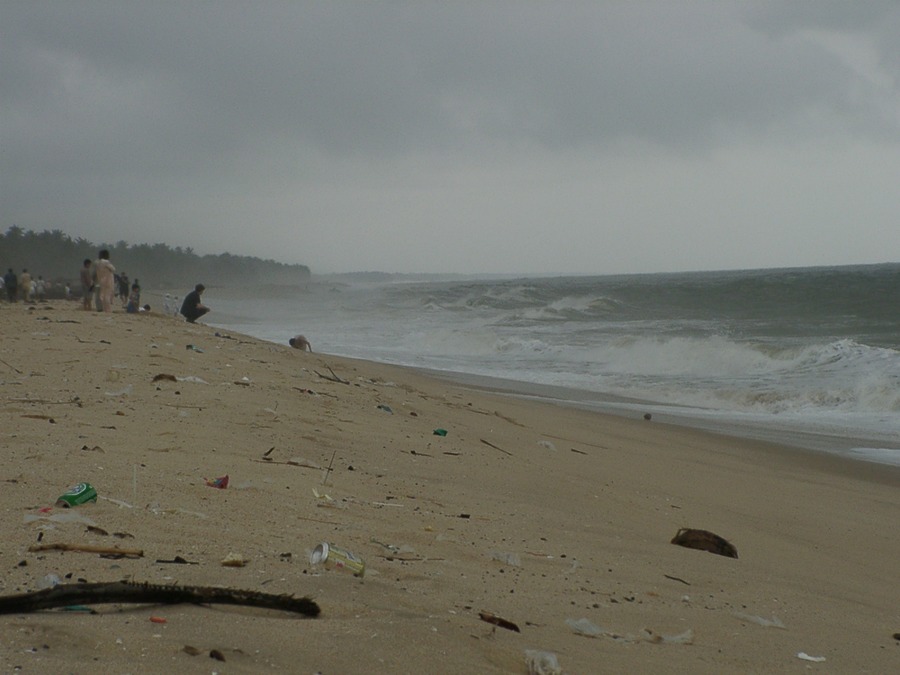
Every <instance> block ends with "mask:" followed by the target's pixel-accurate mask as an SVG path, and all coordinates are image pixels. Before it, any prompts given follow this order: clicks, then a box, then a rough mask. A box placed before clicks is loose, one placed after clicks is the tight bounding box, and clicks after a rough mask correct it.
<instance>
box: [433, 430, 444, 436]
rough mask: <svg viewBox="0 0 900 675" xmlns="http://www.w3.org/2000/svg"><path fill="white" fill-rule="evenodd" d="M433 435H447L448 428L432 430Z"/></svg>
mask: <svg viewBox="0 0 900 675" xmlns="http://www.w3.org/2000/svg"><path fill="white" fill-rule="evenodd" d="M431 435H432V436H446V435H447V430H446V429H435V430H434V431H432V432H431Z"/></svg>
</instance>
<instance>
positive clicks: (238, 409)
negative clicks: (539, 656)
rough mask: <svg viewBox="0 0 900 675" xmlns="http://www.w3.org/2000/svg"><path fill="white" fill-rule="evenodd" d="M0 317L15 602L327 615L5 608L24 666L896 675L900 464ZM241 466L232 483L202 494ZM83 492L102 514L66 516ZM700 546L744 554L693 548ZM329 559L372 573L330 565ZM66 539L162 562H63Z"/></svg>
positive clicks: (337, 361) (0, 310)
mask: <svg viewBox="0 0 900 675" xmlns="http://www.w3.org/2000/svg"><path fill="white" fill-rule="evenodd" d="M0 326H2V342H0V382H2V387H0V397H2V401H0V419H2V436H3V451H2V453H0V482H2V490H0V510H2V514H3V518H2V519H0V539H2V541H3V546H2V548H0V570H2V571H3V575H2V581H0V593H2V594H3V595H4V596H6V595H11V594H16V593H22V592H26V591H33V590H36V589H38V587H39V586H40V584H41V583H42V582H43V583H47V580H48V575H56V577H58V578H59V579H60V581H61V582H62V583H64V584H69V583H78V582H104V581H119V580H122V579H127V580H132V581H138V582H149V583H153V584H180V585H195V586H212V587H221V588H225V589H242V590H250V591H258V592H262V593H271V594H293V595H296V596H310V597H312V598H314V599H315V601H316V602H317V603H318V604H319V606H320V607H321V615H320V616H319V617H318V618H316V619H305V618H301V617H299V616H296V615H292V614H289V613H286V612H278V611H273V610H266V609H259V608H254V607H234V606H227V605H209V606H195V605H184V604H177V605H160V604H149V605H148V604H97V605H91V606H90V608H91V609H93V610H94V612H93V613H86V612H72V611H61V610H46V611H41V612H19V613H12V614H6V615H2V616H0V636H2V637H0V664H2V666H3V671H4V672H24V673H46V672H84V673H87V672H145V673H156V672H159V673H163V672H180V673H208V672H211V671H212V670H219V671H220V672H227V673H260V672H284V673H315V672H322V673H423V672H444V673H462V672H468V673H527V672H528V666H527V665H526V652H527V650H539V651H546V652H552V653H554V654H555V655H556V657H557V659H558V662H559V665H560V667H561V669H562V671H563V672H566V673H597V672H669V673H724V672H734V673H737V672H756V673H765V672H793V671H798V672H799V671H801V670H803V671H806V670H807V669H808V668H810V667H811V668H813V669H821V670H822V671H823V672H872V673H884V672H892V671H895V670H896V669H897V667H898V663H900V642H898V640H897V639H896V638H895V637H894V636H895V635H896V634H897V633H900V583H898V581H900V578H898V577H900V574H898V572H900V567H898V560H900V537H898V536H897V531H898V530H897V522H898V521H900V491H898V487H900V471H898V470H897V469H896V468H895V467H889V466H881V465H875V464H866V463H860V462H852V461H847V460H843V459H840V458H836V457H830V456H826V455H819V454H814V453H808V452H803V451H799V450H793V449H790V448H782V447H779V446H775V445H771V444H765V443H759V442H754V441H747V440H740V439H734V438H730V437H726V436H720V435H714V434H708V433H703V432H697V431H691V430H687V429H683V428H677V427H672V426H667V425H662V424H658V423H657V422H655V421H652V420H651V421H647V420H644V419H640V418H638V419H633V420H632V419H625V418H617V417H609V416H604V415H599V414H596V413H592V412H587V411H581V410H574V409H567V408H563V407H559V406H555V405H551V404H544V403H540V402H535V401H532V400H523V399H519V398H516V397H512V396H509V395H502V394H499V393H492V392H490V391H480V390H478V391H476V390H473V389H468V388H465V387H463V386H461V385H456V384H451V383H447V382H443V381H441V380H439V379H435V378H432V377H427V376H425V375H423V374H421V373H418V372H416V371H414V370H410V369H403V368H397V367H390V366H385V365H381V364H376V363H370V362H365V361H358V360H350V359H345V358H338V357H332V356H329V355H327V354H320V353H316V354H309V353H305V352H299V351H298V350H292V349H290V348H288V347H287V346H286V345H285V346H280V345H275V344H271V343H267V342H263V341H260V340H257V339H254V338H251V337H247V336H244V335H239V334H230V333H229V334H226V333H224V332H222V331H221V330H220V329H216V328H213V327H210V326H204V325H200V324H198V325H189V324H186V323H183V322H180V321H177V320H175V319H173V318H171V317H166V316H161V315H155V314H153V313H150V314H148V315H128V314H125V313H123V312H116V313H113V314H97V313H94V312H84V311H81V310H80V309H78V308H77V304H76V303H66V302H63V301H59V302H51V303H43V304H39V305H36V306H32V307H27V306H25V305H22V304H19V305H13V306H10V305H3V306H2V307H0ZM316 346H317V348H319V347H320V348H321V349H322V350H324V351H326V352H327V349H328V347H327V345H316ZM436 430H444V431H446V435H440V434H441V432H440V431H439V432H438V433H437V434H436V433H435V431H436ZM226 475H227V476H228V486H227V488H225V489H219V488H216V487H212V486H210V485H209V484H208V483H209V482H214V481H215V479H220V478H223V477H224V476H226ZM82 481H86V482H89V483H91V484H92V485H93V486H94V487H95V488H96V490H97V492H98V495H99V498H98V500H97V502H96V503H89V504H85V505H82V506H77V507H74V508H71V509H62V508H59V507H55V506H54V503H55V502H56V499H57V497H59V495H60V494H62V493H63V492H65V491H66V490H67V489H68V488H69V487H71V486H72V485H73V484H75V483H79V482H82ZM680 528H699V529H704V530H708V531H711V532H713V533H715V534H717V535H720V536H721V537H723V538H725V539H727V540H728V541H729V542H730V543H731V544H732V545H733V546H734V547H735V548H736V550H737V553H738V556H739V557H738V558H736V559H735V558H731V557H725V556H721V555H716V554H713V553H709V552H706V551H701V550H694V549H689V548H684V547H681V546H675V545H673V544H671V543H670V541H671V539H672V538H673V537H674V536H675V534H676V532H677V531H678V530H679V529H680ZM321 542H329V543H332V544H334V545H336V546H338V547H340V548H343V549H346V550H348V551H351V552H353V553H355V554H356V555H358V556H359V557H360V558H362V559H363V560H364V561H365V566H366V568H365V575H364V576H363V577H361V578H359V577H355V576H353V575H352V574H349V573H347V572H345V571H341V570H339V569H327V568H325V567H324V566H323V565H312V564H311V563H310V561H309V555H310V552H311V551H312V550H313V548H314V547H315V546H316V545H317V544H319V543H321ZM57 544H66V545H70V546H71V547H74V548H78V547H82V548H84V547H103V548H119V549H128V550H136V551H140V552H141V555H139V556H138V555H132V556H128V557H108V556H105V555H102V554H98V553H95V552H89V551H87V552H86V551H79V550H64V551H62V550H55V549H52V548H50V549H46V547H48V546H53V545H57ZM37 547H45V548H44V549H43V550H35V549H36V548H37ZM229 556H231V557H232V559H236V560H237V561H238V564H237V565H236V566H230V565H223V564H222V562H223V561H224V560H226V558H228V557H229ZM175 560H181V561H183V562H180V563H179V562H171V561H175ZM165 561H169V562H165ZM241 562H242V563H243V564H241ZM491 617H495V618H499V619H501V620H502V621H497V622H496V623H490V622H488V621H486V620H485V619H486V618H491ZM151 619H152V620H151ZM504 622H509V623H510V624H514V626H507V625H506V623H504ZM497 623H499V624H502V625H497ZM573 626H574V627H573ZM513 627H515V628H517V629H518V630H513V629H512V628H513ZM583 633H588V634H589V635H585V634H583ZM211 653H212V655H213V658H221V659H224V663H219V662H216V661H213V660H211V658H210V654H211ZM810 659H816V660H815V661H814V660H810ZM819 659H821V660H819ZM548 672H552V670H551V671H548Z"/></svg>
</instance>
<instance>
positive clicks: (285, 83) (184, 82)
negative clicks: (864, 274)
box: [0, 0, 900, 274]
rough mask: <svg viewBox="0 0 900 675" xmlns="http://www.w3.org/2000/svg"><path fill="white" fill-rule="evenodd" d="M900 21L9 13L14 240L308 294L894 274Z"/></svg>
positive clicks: (741, 10) (446, 9)
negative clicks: (264, 277) (415, 279)
mask: <svg viewBox="0 0 900 675" xmlns="http://www.w3.org/2000/svg"><path fill="white" fill-rule="evenodd" d="M898 36H900V2H897V0H883V1H879V0H853V1H851V0H816V1H815V2H811V1H808V0H803V1H798V2H795V1H792V0H746V1H738V0H710V1H706V2H701V1H695V0H656V1H650V0H646V1H643V0H629V1H627V2H626V1H625V0H621V1H612V0H610V1H606V0H592V1H590V2H551V1H550V0H540V1H539V0H533V1H530V2H529V1H520V2H499V1H492V0H483V1H475V0H472V1H462V0H460V1H451V0H446V1H442V2H437V1H433V0H412V1H410V2H383V3H382V2H372V1H363V0H359V1H358V2H342V1H340V0H327V1H326V0H320V1H317V2H305V1H301V0H291V1H286V2H276V1H274V0H243V1H230V2H229V1H224V0H217V1H215V2H212V1H209V2H200V1H191V0H179V1H175V0H173V1H171V2H169V1H165V0H159V1H155V2H147V1H138V0H135V1H133V2H130V1H128V0H110V1H108V2H91V1H87V0H56V1H49V0H22V1H16V0H0V215H2V220H0V229H2V230H3V231H6V229H8V228H9V227H10V226H11V225H13V224H15V225H18V226H20V227H22V228H24V229H30V230H35V231H42V230H45V229H51V230H52V229H61V230H63V231H64V232H67V233H69V234H70V235H72V236H73V237H85V238H87V239H90V240H92V241H95V242H110V243H114V242H116V241H119V240H126V241H128V242H129V243H158V242H165V243H167V244H170V245H172V246H183V247H187V246H189V247H192V248H194V250H195V251H196V252H198V253H222V252H226V251H227V252H229V253H233V254H236V255H253V256H260V257H263V258H273V259H275V260H279V261H282V262H299V263H304V264H307V265H309V266H310V267H311V268H312V270H313V272H314V273H327V272H344V271H361V270H380V271H388V272H464V273H479V272H497V273H522V274H527V273H554V274H556V273H560V274H564V273H588V274H608V273H620V272H655V271H679V270H706V269H731V268H755V267H779V266H805V265H833V264H851V263H875V262H888V261H898V260H900V39H898Z"/></svg>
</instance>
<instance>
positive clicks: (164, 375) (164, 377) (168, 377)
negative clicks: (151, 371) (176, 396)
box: [151, 373, 178, 382]
mask: <svg viewBox="0 0 900 675" xmlns="http://www.w3.org/2000/svg"><path fill="white" fill-rule="evenodd" d="M160 380H166V381H168V382H177V381H178V379H177V378H176V377H175V376H174V375H169V374H167V373H160V374H159V375H154V376H153V380H151V381H152V382H159V381H160Z"/></svg>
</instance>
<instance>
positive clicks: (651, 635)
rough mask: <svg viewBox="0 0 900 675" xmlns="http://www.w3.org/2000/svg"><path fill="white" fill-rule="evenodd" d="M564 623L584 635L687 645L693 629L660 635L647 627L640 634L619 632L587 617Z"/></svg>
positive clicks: (631, 641)
mask: <svg viewBox="0 0 900 675" xmlns="http://www.w3.org/2000/svg"><path fill="white" fill-rule="evenodd" d="M566 624H567V625H568V626H569V628H571V629H572V630H573V631H575V633H577V634H578V635H583V636H585V637H608V638H611V639H613V640H615V641H616V642H628V643H635V642H650V643H652V644H671V645H689V644H693V642H694V631H693V630H691V629H690V628H688V629H687V630H686V631H684V632H683V633H679V634H678V635H660V634H659V633H656V632H654V631H652V630H650V629H649V628H644V629H642V630H641V633H640V635H632V634H630V633H628V634H625V635H622V634H620V633H616V632H613V631H611V630H607V629H605V628H600V626H597V625H596V624H594V623H592V622H591V621H590V620H588V619H566Z"/></svg>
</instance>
